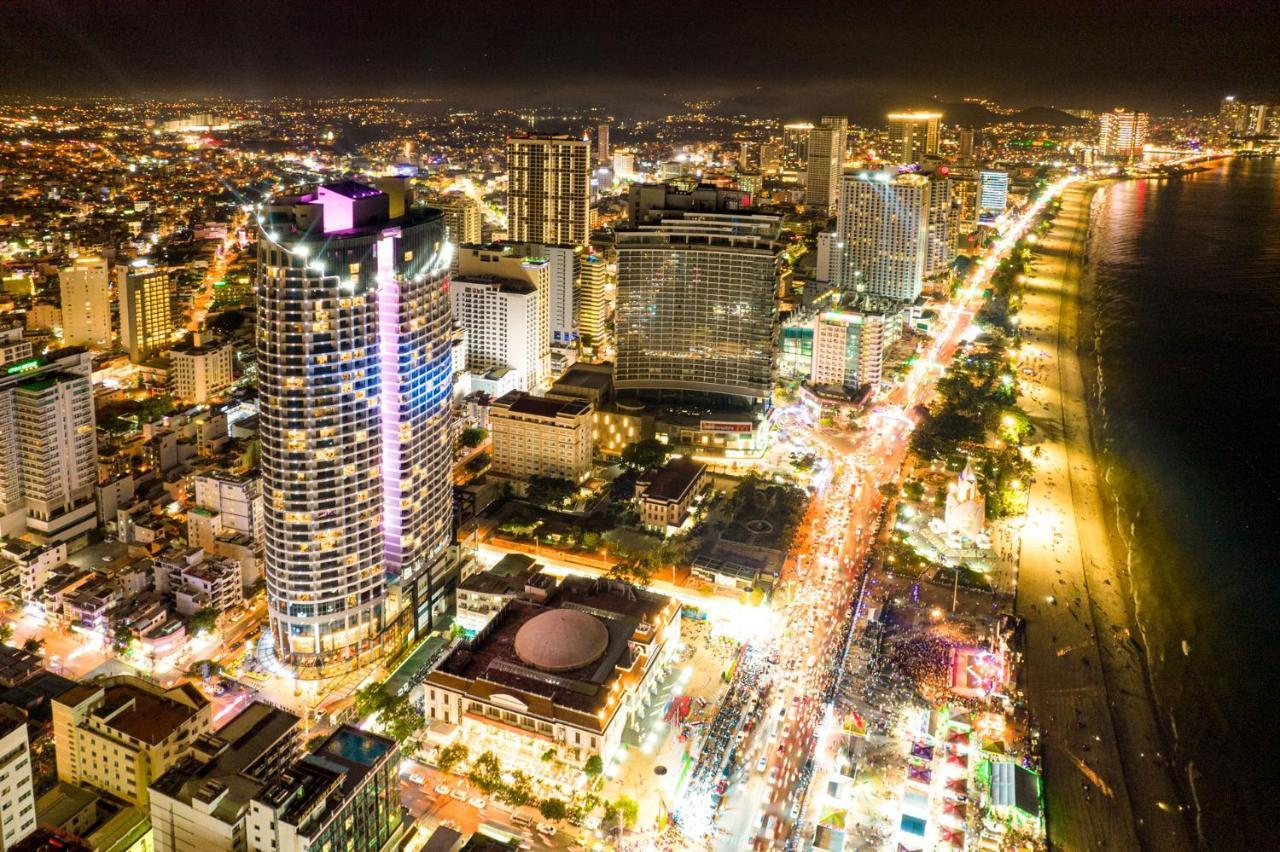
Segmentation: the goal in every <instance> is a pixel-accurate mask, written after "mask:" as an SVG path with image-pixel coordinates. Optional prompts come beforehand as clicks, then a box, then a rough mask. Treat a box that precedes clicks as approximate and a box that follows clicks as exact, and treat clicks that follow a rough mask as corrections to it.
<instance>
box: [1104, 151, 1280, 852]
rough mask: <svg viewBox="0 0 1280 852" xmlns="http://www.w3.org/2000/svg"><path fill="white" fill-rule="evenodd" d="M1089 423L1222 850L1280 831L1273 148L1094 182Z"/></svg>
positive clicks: (1168, 693) (1177, 734)
mask: <svg viewBox="0 0 1280 852" xmlns="http://www.w3.org/2000/svg"><path fill="white" fill-rule="evenodd" d="M1087 258H1088V260H1087V267H1086V270H1087V271H1086V274H1087V275H1089V276H1091V278H1092V284H1093V297H1092V301H1091V304H1089V305H1088V306H1087V307H1086V310H1089V311H1090V312H1091V314H1092V319H1093V332H1094V349H1095V353H1096V355H1097V363H1098V372H1097V376H1098V392H1097V395H1096V396H1097V398H1096V399H1095V400H1094V407H1093V408H1094V410H1093V416H1094V429H1095V438H1100V439H1101V442H1102V443H1103V445H1104V446H1105V448H1106V453H1105V461H1104V464H1105V466H1106V469H1107V478H1108V481H1109V483H1110V485H1111V488H1112V493H1113V498H1114V501H1115V505H1114V506H1113V508H1116V509H1118V511H1117V517H1118V518H1119V524H1118V526H1119V528H1120V530H1121V534H1122V535H1123V537H1124V538H1125V540H1126V544H1127V550H1128V559H1129V562H1130V570H1131V577H1132V583H1131V585H1132V588H1133V593H1134V598H1135V604H1136V606H1135V609H1136V613H1137V617H1138V624H1139V627H1140V630H1141V635H1142V642H1143V644H1144V646H1145V650H1146V652H1147V657H1148V660H1149V669H1150V675H1151V684H1152V687H1153V692H1154V694H1155V696H1156V699H1157V705H1158V707H1159V711H1160V714H1161V717H1162V719H1163V720H1164V722H1165V723H1166V726H1167V729H1168V731H1169V734H1170V741H1171V743H1172V750H1173V755H1174V760H1175V761H1176V766H1177V772H1178V774H1179V778H1180V780H1181V783H1182V785H1183V788H1184V790H1185V798H1186V805H1187V806H1188V807H1189V808H1191V809H1192V811H1190V813H1191V814H1192V819H1193V821H1198V825H1199V829H1200V831H1201V833H1202V835H1203V836H1204V837H1205V838H1206V845H1207V846H1209V848H1212V849H1232V850H1234V849H1276V848H1280V821H1278V820H1277V814H1278V813H1280V806H1278V805H1277V802H1278V801H1280V160H1276V159H1273V158H1260V159H1243V158H1235V159H1231V160H1226V161H1221V162H1219V163H1218V164H1216V165H1214V166H1213V167H1212V168H1210V169H1209V170H1207V171H1203V172H1199V173H1196V174H1191V175H1186V176H1183V177H1179V178H1174V179H1168V180H1163V181H1125V182H1117V183H1112V184H1110V185H1108V186H1107V187H1106V188H1105V189H1104V190H1103V195H1102V197H1101V198H1100V199H1096V200H1095V207H1094V211H1093V219H1092V225H1091V233H1090V237H1089V242H1088V253H1087Z"/></svg>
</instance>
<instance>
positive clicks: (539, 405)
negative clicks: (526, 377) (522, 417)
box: [493, 391, 591, 418]
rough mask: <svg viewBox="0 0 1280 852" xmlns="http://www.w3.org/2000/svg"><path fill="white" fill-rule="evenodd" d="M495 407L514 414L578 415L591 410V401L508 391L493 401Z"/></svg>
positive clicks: (540, 415)
mask: <svg viewBox="0 0 1280 852" xmlns="http://www.w3.org/2000/svg"><path fill="white" fill-rule="evenodd" d="M493 407H494V408H505V409H507V410H508V411H510V412H512V413H513V414H529V415H533V416H535V417H553V418H554V417H559V416H561V415H564V416H566V417H576V416H578V415H580V414H586V413H587V412H588V411H590V410H591V406H590V404H589V403H585V402H579V401H578V400H572V399H550V398H548V397H545V396H531V395H529V394H527V393H525V392H524V391H508V392H507V393H505V394H503V395H502V396H500V397H498V398H497V399H495V400H494V401H493Z"/></svg>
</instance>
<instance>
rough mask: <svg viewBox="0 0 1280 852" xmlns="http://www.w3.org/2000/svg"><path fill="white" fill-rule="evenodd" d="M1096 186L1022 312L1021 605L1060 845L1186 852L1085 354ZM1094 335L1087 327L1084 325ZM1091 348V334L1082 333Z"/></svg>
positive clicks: (1030, 288) (1039, 269)
mask: <svg viewBox="0 0 1280 852" xmlns="http://www.w3.org/2000/svg"><path fill="white" fill-rule="evenodd" d="M1095 191H1096V187H1079V186H1077V187H1073V188H1072V189H1070V190H1069V191H1068V192H1067V193H1066V196H1065V198H1064V201H1063V206H1062V210H1061V212H1060V214H1059V215H1058V218H1057V220H1056V221H1055V224H1054V227H1053V228H1052V230H1051V231H1050V232H1049V234H1048V235H1047V236H1046V238H1045V239H1044V240H1043V241H1042V242H1041V244H1040V246H1039V251H1038V252H1037V260H1036V262H1035V265H1034V269H1033V272H1032V275H1031V276H1030V280H1029V281H1028V284H1027V295H1026V298H1025V300H1024V302H1023V306H1022V311H1021V314H1020V321H1021V323H1022V325H1023V327H1024V342H1025V344H1026V352H1027V355H1026V358H1025V360H1024V365H1025V366H1028V367H1030V368H1031V369H1032V370H1033V371H1034V376H1027V375H1023V376H1022V377H1021V379H1022V391H1023V396H1022V398H1021V400H1020V402H1021V404H1022V406H1023V408H1024V409H1025V410H1026V411H1027V413H1028V414H1029V415H1030V416H1031V419H1032V420H1033V422H1034V423H1035V424H1036V426H1037V427H1038V434H1037V437H1038V443H1037V446H1038V448H1039V453H1040V455H1039V457H1038V458H1036V459H1035V465H1036V474H1035V481H1034V483H1033V484H1032V487H1031V492H1030V504H1029V510H1028V516H1027V523H1026V526H1025V528H1024V529H1023V532H1022V536H1021V554H1020V567H1019V576H1018V598H1017V610H1018V612H1019V613H1020V614H1021V615H1022V616H1024V617H1025V618H1026V619H1027V625H1028V627H1027V692H1028V698H1029V700H1030V704H1031V709H1032V712H1033V714H1034V716H1035V719H1036V722H1037V723H1038V725H1039V726H1040V728H1041V729H1042V730H1043V731H1044V753H1045V760H1044V764H1045V784H1046V794H1045V796H1046V800H1047V807H1048V824H1049V837H1050V842H1051V843H1052V844H1053V846H1054V848H1056V849H1073V850H1074V849H1080V850H1083V849H1098V848H1106V849H1125V850H1128V849H1138V848H1143V849H1152V850H1174V852H1176V850H1183V849H1191V848H1193V846H1194V844H1193V842H1192V840H1191V838H1190V833H1189V831H1188V827H1187V826H1188V822H1187V820H1186V818H1185V815H1184V814H1182V813H1180V812H1179V811H1178V808H1177V802H1178V795H1177V788H1176V787H1175V785H1174V782H1173V779H1172V776H1171V774H1170V770H1169V768H1168V767H1167V765H1166V764H1165V761H1164V758H1163V751H1164V744H1163V740H1162V737H1161V732H1160V728H1159V725H1158V722H1157V719H1156V715H1155V710H1154V703H1153V701H1152V699H1151V695H1150V691H1149V688H1148V684H1147V680H1146V675H1145V669H1144V663H1143V660H1142V659H1141V655H1140V653H1139V651H1138V649H1137V648H1136V647H1135V646H1134V644H1133V643H1132V642H1131V641H1130V639H1129V636H1130V632H1129V628H1130V626H1131V625H1132V616H1131V606H1130V604H1131V601H1132V597H1131V596H1130V595H1129V589H1128V576H1127V572H1126V569H1125V564H1124V563H1125V551H1124V549H1123V547H1122V546H1120V543H1119V542H1118V540H1117V539H1116V537H1115V534H1114V531H1113V530H1112V528H1111V524H1110V522H1109V520H1108V516H1107V508H1106V507H1107V504H1106V502H1105V498H1104V494H1103V491H1102V487H1101V486H1102V481H1101V478H1100V468H1099V465H1098V464H1097V461H1096V458H1095V453H1094V447H1093V442H1092V438H1091V434H1090V425H1089V412H1088V403H1087V395H1086V385H1085V376H1084V370H1085V369H1092V363H1091V358H1088V359H1086V360H1084V361H1082V359H1081V357H1080V352H1081V348H1082V347H1081V343H1082V340H1081V331H1082V329H1081V310H1080V307H1081V299H1082V296H1085V297H1087V294H1082V292H1081V287H1082V275H1081V273H1082V260H1083V256H1084V251H1085V246H1086V241H1087V238H1088V219H1089V204H1090V201H1091V199H1092V197H1093V194H1094V192H1095ZM1085 332H1086V333H1087V329H1085ZM1083 342H1084V343H1085V346H1084V347H1083V349H1084V352H1085V354H1086V355H1088V354H1089V352H1091V345H1090V344H1091V341H1089V340H1088V339H1085V340H1084V341H1083Z"/></svg>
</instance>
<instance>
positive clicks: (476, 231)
mask: <svg viewBox="0 0 1280 852" xmlns="http://www.w3.org/2000/svg"><path fill="white" fill-rule="evenodd" d="M436 206H437V207H439V208H440V210H441V212H443V213H444V225H445V228H446V229H447V230H448V232H449V242H451V243H453V244H454V245H455V246H461V245H469V244H471V243H478V242H480V241H481V240H482V239H483V238H484V237H483V235H482V226H483V224H484V220H483V218H482V217H481V215H480V204H479V203H478V202H477V201H476V200H475V199H474V198H471V197H469V196H467V195H463V194H462V193H461V192H450V193H447V194H445V195H444V196H442V197H441V199H440V201H439V202H438V203H437V204H436Z"/></svg>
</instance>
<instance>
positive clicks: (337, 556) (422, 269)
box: [257, 182, 452, 678]
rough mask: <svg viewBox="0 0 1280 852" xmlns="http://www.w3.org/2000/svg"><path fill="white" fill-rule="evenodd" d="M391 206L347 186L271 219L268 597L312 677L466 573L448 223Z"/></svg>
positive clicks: (261, 364) (301, 200)
mask: <svg viewBox="0 0 1280 852" xmlns="http://www.w3.org/2000/svg"><path fill="white" fill-rule="evenodd" d="M388 205H389V197H388V194H387V193H384V192H382V191H380V190H377V189H372V188H370V187H365V186H362V185H360V184H355V183H352V182H345V183H343V184H337V185H330V186H325V187H321V188H320V190H319V191H318V192H317V193H315V194H313V195H307V196H300V197H294V198H288V199H277V200H276V202H275V203H273V204H272V205H271V206H270V207H269V208H268V209H267V210H266V212H265V213H264V214H263V216H262V218H261V220H260V221H261V225H260V230H261V234H260V240H259V243H258V246H259V248H258V267H259V268H258V278H257V297H258V357H257V365H258V377H259V418H260V425H261V433H260V434H261V442H262V491H263V517H264V530H265V569H266V578H267V596H268V607H269V612H270V619H271V628H272V636H273V639H274V641H275V650H276V655H277V658H278V659H279V660H280V661H281V662H282V663H283V664H284V665H285V666H287V667H289V668H291V669H292V670H293V671H294V673H295V674H296V675H297V676H298V677H300V678H324V677H330V676H333V675H337V674H341V673H344V672H346V671H350V670H351V669H352V668H355V667H358V666H360V665H363V664H365V663H368V662H372V661H373V660H374V659H375V658H376V657H378V656H379V655H381V654H382V653H384V652H385V651H387V650H389V649H392V648H394V647H396V646H397V645H398V644H399V643H401V642H403V641H405V640H406V639H407V638H408V636H409V635H410V634H411V633H412V632H414V631H417V630H420V629H421V628H422V627H423V626H424V625H425V624H427V623H429V621H430V617H431V615H430V614H431V611H432V605H433V604H438V603H440V602H441V601H443V599H444V598H445V597H446V596H447V594H448V592H449V588H450V584H451V581H452V577H451V565H450V558H449V554H448V553H447V551H448V547H449V544H450V542H451V536H452V486H451V476H450V466H451V442H450V418H451V416H452V415H451V409H450V404H449V389H450V381H451V352H450V339H451V338H450V314H449V296H448V285H449V281H448V274H447V270H448V258H447V251H446V242H445V228H444V221H443V217H442V216H441V214H440V213H439V212H438V211H434V210H415V209H411V208H410V209H406V208H405V207H404V205H403V199H401V205H400V207H401V209H404V210H405V212H403V214H402V215H401V216H399V217H396V218H394V219H393V218H391V217H390V216H389V215H388Z"/></svg>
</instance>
